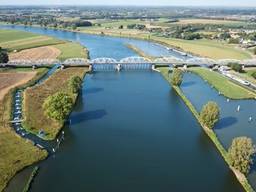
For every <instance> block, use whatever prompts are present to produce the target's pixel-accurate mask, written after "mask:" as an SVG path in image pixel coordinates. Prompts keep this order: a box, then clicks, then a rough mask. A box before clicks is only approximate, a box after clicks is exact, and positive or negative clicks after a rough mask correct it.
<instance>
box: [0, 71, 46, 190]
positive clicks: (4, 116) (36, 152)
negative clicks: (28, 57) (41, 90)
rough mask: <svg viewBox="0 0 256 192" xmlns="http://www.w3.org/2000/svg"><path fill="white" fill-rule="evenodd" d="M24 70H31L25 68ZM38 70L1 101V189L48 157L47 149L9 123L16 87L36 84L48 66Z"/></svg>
mask: <svg viewBox="0 0 256 192" xmlns="http://www.w3.org/2000/svg"><path fill="white" fill-rule="evenodd" d="M17 70H19V71H20V70H22V69H17ZM6 71H12V72H15V71H16V69H9V70H4V72H6ZM22 71H31V70H30V69H23V70H22ZM36 71H37V74H36V76H35V77H34V78H33V79H31V80H30V81H28V82H27V83H25V84H23V85H20V86H17V87H15V88H13V89H11V90H10V91H9V92H8V93H7V94H6V95H5V97H4V98H3V100H1V101H0V116H1V123H0V145H1V147H0V156H1V158H0V172H1V174H0V191H2V190H3V189H4V188H5V187H6V185H7V184H8V182H9V180H10V179H11V178H12V177H13V176H14V175H15V174H16V173H17V172H18V171H20V170H22V169H23V168H25V167H27V166H29V165H31V164H33V163H35V162H38V161H41V160H43V159H45V158H46V157H47V151H45V150H41V149H39V148H38V147H35V146H34V144H33V143H32V142H31V141H29V140H27V139H24V138H22V137H20V136H19V135H18V134H16V133H15V132H14V131H13V129H12V127H11V126H10V123H9V121H10V120H11V117H12V107H13V94H14V93H15V91H16V89H18V88H24V87H26V86H29V85H32V84H34V83H35V82H36V81H37V80H38V79H40V78H41V77H42V76H44V75H45V74H46V73H47V69H46V68H41V69H36ZM0 74H1V72H0Z"/></svg>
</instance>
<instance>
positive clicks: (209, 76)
mask: <svg viewBox="0 0 256 192" xmlns="http://www.w3.org/2000/svg"><path fill="white" fill-rule="evenodd" d="M188 70H189V71H191V72H193V73H195V74H197V75H199V76H200V77H202V78H203V79H204V80H206V81H208V82H209V83H210V84H211V85H212V86H213V87H214V88H215V89H217V90H218V91H219V92H220V93H221V94H223V95H224V96H225V97H228V98H230V99H254V98H256V94H255V93H253V92H252V91H249V90H247V89H246V88H244V87H242V86H239V85H237V84H235V83H233V82H231V81H230V80H229V79H227V78H226V77H224V76H222V75H221V74H219V73H217V72H215V71H211V70H210V69H206V68H202V67H191V68H188Z"/></svg>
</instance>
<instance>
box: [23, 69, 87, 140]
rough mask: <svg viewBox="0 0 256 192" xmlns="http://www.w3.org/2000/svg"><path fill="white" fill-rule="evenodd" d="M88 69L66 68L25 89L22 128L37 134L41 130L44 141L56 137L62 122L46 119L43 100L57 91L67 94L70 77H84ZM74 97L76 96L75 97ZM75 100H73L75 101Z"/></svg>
mask: <svg viewBox="0 0 256 192" xmlns="http://www.w3.org/2000/svg"><path fill="white" fill-rule="evenodd" d="M87 71H88V68H81V67H77V68H75V67H74V68H67V69H64V70H59V71H57V72H56V73H54V74H53V75H52V76H51V77H49V79H47V80H46V81H45V82H44V83H43V84H41V85H38V86H34V87H31V88H28V89H26V91H25V92H24V102H23V105H24V112H23V113H24V122H23V126H24V127H25V128H26V129H27V130H28V131H30V132H32V133H34V134H38V132H39V131H40V130H43V131H44V132H45V134H46V137H45V138H44V139H47V140H52V139H54V138H55V137H56V135H57V134H58V132H59V131H60V129H61V128H62V127H63V124H64V122H59V121H55V120H53V119H50V118H48V117H47V116H46V115H45V113H44V110H43V107H42V105H43V103H44V101H45V99H46V98H47V97H48V96H50V95H53V94H55V93H57V92H59V91H63V92H67V91H68V90H69V89H68V80H69V79H70V78H71V77H72V76H76V75H77V76H80V77H81V78H83V77H84V75H85V73H86V72H87ZM75 97H76V96H75ZM75 99H76V98H74V100H75Z"/></svg>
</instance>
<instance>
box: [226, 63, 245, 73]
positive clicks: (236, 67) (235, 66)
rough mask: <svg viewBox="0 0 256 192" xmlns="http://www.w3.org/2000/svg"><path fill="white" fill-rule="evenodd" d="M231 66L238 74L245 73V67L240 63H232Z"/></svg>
mask: <svg viewBox="0 0 256 192" xmlns="http://www.w3.org/2000/svg"><path fill="white" fill-rule="evenodd" d="M229 66H230V67H231V69H233V70H234V71H236V72H239V73H241V72H243V67H242V65H240V64H238V63H230V64H229Z"/></svg>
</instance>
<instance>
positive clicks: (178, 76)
mask: <svg viewBox="0 0 256 192" xmlns="http://www.w3.org/2000/svg"><path fill="white" fill-rule="evenodd" d="M182 78H183V73H182V71H181V70H180V69H174V70H173V73H172V79H171V82H172V84H173V85H175V86H180V85H181V83H182Z"/></svg>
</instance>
